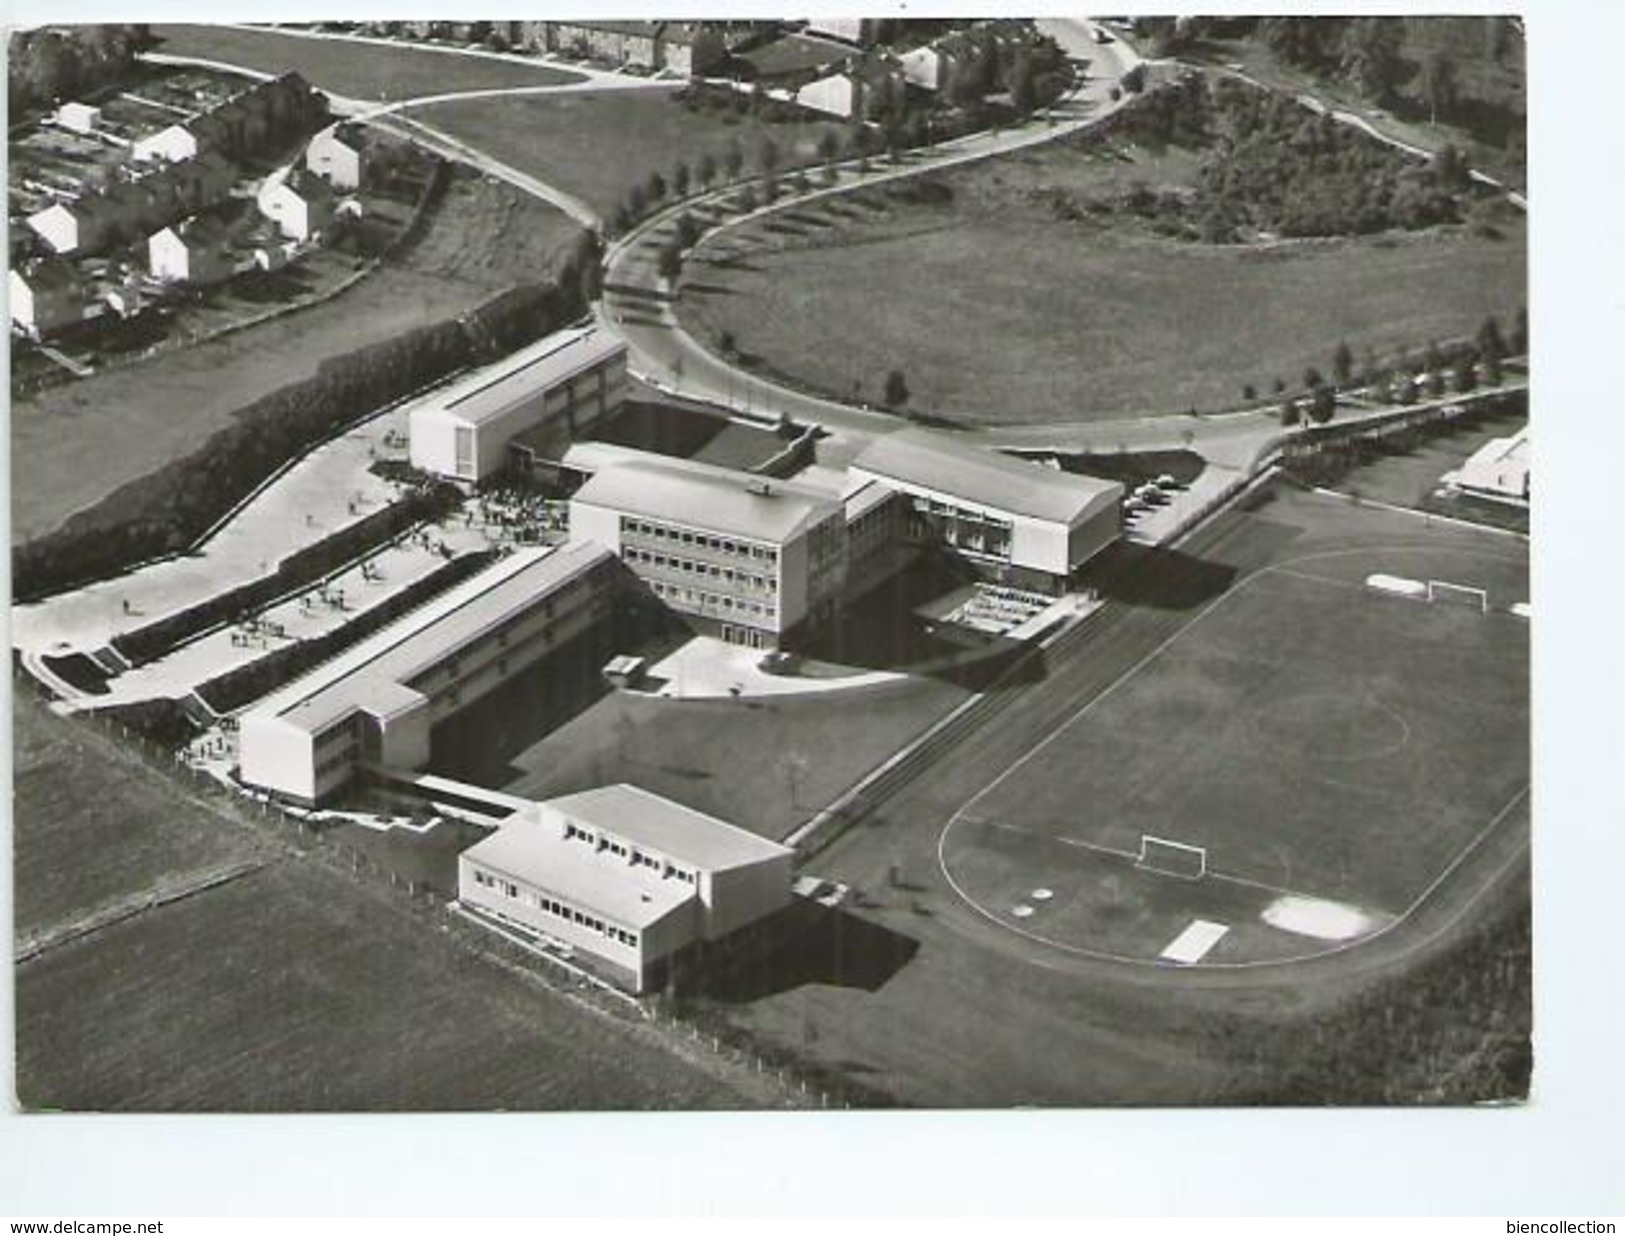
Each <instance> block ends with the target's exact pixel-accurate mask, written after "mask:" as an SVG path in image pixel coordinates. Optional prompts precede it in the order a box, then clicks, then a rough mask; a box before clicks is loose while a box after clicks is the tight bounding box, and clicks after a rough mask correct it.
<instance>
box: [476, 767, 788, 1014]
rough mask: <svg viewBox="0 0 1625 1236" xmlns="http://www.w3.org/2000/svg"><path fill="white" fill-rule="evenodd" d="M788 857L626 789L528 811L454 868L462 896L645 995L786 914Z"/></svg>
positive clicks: (768, 844)
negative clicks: (672, 965) (685, 959)
mask: <svg viewBox="0 0 1625 1236" xmlns="http://www.w3.org/2000/svg"><path fill="white" fill-rule="evenodd" d="M793 857H794V852H793V851H791V850H790V849H788V848H787V847H785V846H782V845H780V844H778V843H777V842H775V841H769V840H767V839H766V838H764V837H759V836H757V835H755V834H754V833H750V832H747V831H746V830H744V829H742V828H739V827H737V826H735V825H733V824H729V823H727V822H726V821H723V820H719V819H717V818H716V817H715V816H711V815H706V814H704V813H703V812H699V811H695V810H693V809H691V808H689V807H685V806H683V805H682V804H680V803H676V802H673V801H672V800H670V799H668V798H662V797H661V796H660V795H658V794H652V793H650V792H649V791H647V790H643V789H640V788H638V787H637V786H635V785H627V784H624V783H623V784H618V785H608V786H602V787H600V788H597V789H591V790H584V791H582V792H580V793H577V794H566V795H564V796H563V797H561V798H554V799H549V800H547V801H545V802H538V803H530V804H525V805H524V806H521V807H520V808H519V809H518V810H517V811H516V812H515V813H514V814H513V815H512V816H510V817H509V818H508V819H506V820H504V821H503V822H502V823H501V824H500V825H499V826H498V827H497V830H496V831H495V832H494V833H493V834H491V836H489V837H487V838H485V840H483V841H480V842H477V843H476V844H474V845H473V846H471V847H469V848H468V849H467V850H464V851H463V853H462V854H461V855H460V856H459V858H458V861H457V896H458V901H459V902H460V903H461V905H462V906H463V907H464V908H465V909H471V910H475V911H477V912H478V913H479V914H480V915H483V916H486V917H488V918H491V919H495V920H497V921H498V922H500V923H504V924H509V925H512V926H516V927H518V928H520V929H522V930H523V931H524V932H526V933H527V934H530V935H532V936H535V937H540V938H541V939H542V940H544V941H545V942H547V943H549V944H552V945H554V946H556V947H562V948H564V949H566V950H569V951H570V952H571V953H573V954H576V955H577V956H578V957H580V956H582V955H585V957H586V958H591V959H592V961H593V962H594V963H596V967H597V968H601V969H608V970H609V971H610V973H611V974H612V976H613V977H615V978H617V979H619V980H620V981H621V982H622V983H623V984H624V985H625V986H627V987H630V988H631V989H632V990H633V991H639V992H641V991H646V990H648V989H649V988H650V987H652V986H654V985H656V983H657V982H658V981H659V978H660V977H661V975H662V974H663V972H664V970H665V967H666V965H667V964H668V963H669V962H670V961H671V959H672V958H674V957H676V956H678V955H679V954H682V953H684V952H685V951H687V950H690V949H693V948H694V947H696V946H703V945H706V944H711V943H715V942H717V941H720V940H723V939H726V938H727V937H729V936H732V935H734V934H735V933H736V932H739V931H741V930H744V929H746V928H748V927H750V926H751V925H752V924H754V923H758V922H760V921H761V920H762V919H763V918H765V917H767V916H768V915H770V914H773V913H774V912H776V911H778V910H782V909H783V908H784V907H785V906H787V905H789V904H790V897H791V870H790V868H791V862H792V859H793Z"/></svg>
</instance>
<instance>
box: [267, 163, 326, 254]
mask: <svg viewBox="0 0 1625 1236" xmlns="http://www.w3.org/2000/svg"><path fill="white" fill-rule="evenodd" d="M255 202H256V204H257V205H258V206H259V209H260V214H262V215H264V216H265V217H266V218H267V219H270V220H271V221H272V222H273V223H275V224H276V225H277V227H278V228H280V229H281V231H282V234H283V235H284V236H286V237H287V238H288V239H289V240H310V239H312V238H313V237H315V236H316V235H317V234H318V233H320V232H323V231H325V230H326V229H327V228H328V227H330V226H331V225H332V223H333V219H334V210H335V203H334V199H333V190H332V188H331V186H329V185H328V184H327V182H326V181H324V180H322V178H321V177H319V176H314V175H311V174H309V173H304V172H299V171H288V172H286V173H285V174H283V175H276V176H270V177H267V178H266V180H265V183H264V184H262V185H261V186H260V190H259V192H258V193H257V194H256V195H255Z"/></svg>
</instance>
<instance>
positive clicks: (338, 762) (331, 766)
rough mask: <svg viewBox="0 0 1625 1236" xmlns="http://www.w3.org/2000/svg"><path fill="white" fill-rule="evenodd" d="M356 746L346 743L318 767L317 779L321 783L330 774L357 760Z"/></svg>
mask: <svg viewBox="0 0 1625 1236" xmlns="http://www.w3.org/2000/svg"><path fill="white" fill-rule="evenodd" d="M355 750H356V749H355V744H354V743H346V744H345V745H344V746H343V747H342V748H341V749H340V750H338V751H336V752H334V753H333V754H332V755H330V756H328V757H327V758H326V759H325V760H322V761H321V762H320V763H319V764H317V765H316V779H317V780H318V781H320V780H321V779H322V778H323V777H325V776H327V774H328V773H330V772H336V771H337V770H339V769H340V768H343V767H344V766H345V765H347V764H349V763H350V762H351V761H352V760H354V759H355Z"/></svg>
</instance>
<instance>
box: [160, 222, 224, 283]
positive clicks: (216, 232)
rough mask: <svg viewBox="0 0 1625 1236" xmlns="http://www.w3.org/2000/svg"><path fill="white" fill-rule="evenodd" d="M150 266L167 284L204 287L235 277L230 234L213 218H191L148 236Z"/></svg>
mask: <svg viewBox="0 0 1625 1236" xmlns="http://www.w3.org/2000/svg"><path fill="white" fill-rule="evenodd" d="M147 268H148V270H150V271H151V272H152V276H153V278H155V279H161V280H163V281H164V282H165V283H188V284H192V285H194V286H204V285H207V284H211V283H223V282H224V281H225V280H227V279H229V278H231V276H232V274H233V270H232V257H231V249H230V246H229V244H228V242H227V238H226V235H225V233H224V231H222V230H221V228H220V227H219V226H218V225H216V224H215V223H214V222H213V221H212V220H208V219H200V218H194V219H187V220H186V221H184V222H182V223H177V224H175V225H174V226H173V227H166V228H164V229H163V230H162V231H159V232H155V233H153V234H152V235H151V236H149V237H148V238H147Z"/></svg>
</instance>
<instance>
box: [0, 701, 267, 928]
mask: <svg viewBox="0 0 1625 1236" xmlns="http://www.w3.org/2000/svg"><path fill="white" fill-rule="evenodd" d="M90 727H91V723H90V722H77V721H70V720H67V719H64V718H62V717H59V716H56V715H55V714H54V713H52V712H51V711H50V710H49V709H48V708H47V707H46V706H45V705H44V704H43V703H42V702H41V701H40V699H39V697H38V696H36V695H34V694H33V693H32V692H30V691H28V690H19V691H17V692H15V694H14V695H13V708H12V736H13V739H12V760H13V768H14V782H13V784H14V786H15V789H14V797H13V800H12V803H13V813H12V823H13V827H12V864H13V870H14V872H15V885H14V888H15V893H14V896H13V915H14V920H13V923H12V931H13V934H14V935H15V936H16V937H18V938H19V939H27V938H30V937H34V936H37V935H39V934H40V933H43V932H47V931H50V930H52V929H57V928H61V927H63V926H65V925H68V924H72V923H75V922H78V921H81V920H86V919H88V918H91V917H94V916H96V915H98V914H99V913H103V912H106V911H109V910H111V909H114V908H116V907H118V906H119V905H120V904H121V903H122V902H124V901H126V900H127V899H128V898H130V897H131V896H132V895H144V894H145V893H147V892H149V891H152V890H155V889H159V890H162V889H165V888H172V887H177V886H180V885H183V884H186V883H188V882H189V881H193V880H196V879H199V878H207V877H208V876H209V875H210V874H211V873H214V872H217V871H221V870H226V869H230V868H233V867H236V866H238V865H240V864H243V863H247V862H252V861H255V860H264V859H267V858H269V857H271V856H272V855H274V853H275V850H274V848H268V847H267V846H266V844H265V842H264V840H263V839H262V838H260V837H259V836H257V835H256V834H255V833H253V832H250V831H248V830H247V829H245V828H244V827H243V826H242V825H240V824H238V823H236V822H234V821H232V820H230V819H226V818H222V817H220V816H218V815H216V814H214V813H213V812H212V811H210V810H209V809H208V808H207V807H206V806H204V805H202V804H201V803H194V802H190V801H188V799H187V798H186V796H185V795H181V794H178V792H177V789H176V787H175V786H172V785H170V784H168V783H167V782H164V781H161V780H159V779H158V778H156V777H155V776H154V775H153V772H152V770H151V769H150V768H149V767H148V766H147V765H146V764H145V763H144V762H143V761H142V760H141V759H140V758H139V757H137V756H135V755H134V754H132V753H130V752H129V751H128V750H126V749H124V748H123V747H121V746H120V745H118V744H117V743H115V742H114V741H113V740H112V739H111V738H110V737H108V736H107V735H106V734H105V733H104V732H102V731H100V730H93V729H92V728H90ZM177 800H178V801H180V803H181V804H182V805H183V808H184V809H182V810H178V811H177V810H175V809H174V808H175V806H176V803H177Z"/></svg>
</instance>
